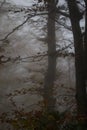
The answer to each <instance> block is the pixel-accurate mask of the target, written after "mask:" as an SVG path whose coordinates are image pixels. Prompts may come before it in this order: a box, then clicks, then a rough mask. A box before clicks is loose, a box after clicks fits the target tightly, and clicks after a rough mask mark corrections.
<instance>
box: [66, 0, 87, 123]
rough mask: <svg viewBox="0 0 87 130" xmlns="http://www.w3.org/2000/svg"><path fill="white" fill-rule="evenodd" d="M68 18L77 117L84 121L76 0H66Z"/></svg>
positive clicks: (85, 102) (85, 104)
mask: <svg viewBox="0 0 87 130" xmlns="http://www.w3.org/2000/svg"><path fill="white" fill-rule="evenodd" d="M67 3H68V7H69V12H70V20H71V25H72V31H73V37H74V47H75V68H76V101H77V111H78V116H79V118H80V117H81V119H83V121H82V122H85V117H86V115H87V100H86V84H85V76H84V53H83V37H82V33H81V29H80V25H79V21H80V18H81V14H80V12H79V10H78V7H77V4H76V0H67Z"/></svg>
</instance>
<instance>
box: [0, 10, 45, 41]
mask: <svg viewBox="0 0 87 130" xmlns="http://www.w3.org/2000/svg"><path fill="white" fill-rule="evenodd" d="M46 14H47V13H37V14H36V13H34V14H32V15H31V14H29V15H28V17H27V18H26V20H25V21H24V22H23V23H21V24H20V25H18V26H17V27H15V28H13V30H12V31H11V32H9V33H8V34H7V35H6V36H5V37H4V38H3V39H0V41H5V40H6V39H7V38H8V37H9V36H10V35H11V34H12V33H14V32H15V31H16V30H18V29H19V28H20V27H22V26H23V25H24V24H25V23H26V22H27V21H28V20H29V19H30V18H32V17H34V16H36V15H46Z"/></svg>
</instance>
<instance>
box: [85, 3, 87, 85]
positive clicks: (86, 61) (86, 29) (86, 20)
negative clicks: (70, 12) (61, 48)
mask: <svg viewBox="0 0 87 130" xmlns="http://www.w3.org/2000/svg"><path fill="white" fill-rule="evenodd" d="M84 2H85V6H86V11H85V33H84V56H85V78H86V85H87V0H84Z"/></svg>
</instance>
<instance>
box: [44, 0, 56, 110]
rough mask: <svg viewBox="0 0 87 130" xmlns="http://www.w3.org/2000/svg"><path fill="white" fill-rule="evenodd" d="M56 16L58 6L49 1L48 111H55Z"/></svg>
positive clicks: (46, 90)
mask: <svg viewBox="0 0 87 130" xmlns="http://www.w3.org/2000/svg"><path fill="white" fill-rule="evenodd" d="M55 16H56V4H55V1H54V0H50V1H48V23H47V43H48V70H47V74H46V77H45V84H44V95H43V96H44V98H45V99H46V100H47V104H46V107H47V108H46V109H47V111H54V105H55V99H54V98H53V97H52V95H53V85H54V80H55V72H56V55H55V54H56V42H55Z"/></svg>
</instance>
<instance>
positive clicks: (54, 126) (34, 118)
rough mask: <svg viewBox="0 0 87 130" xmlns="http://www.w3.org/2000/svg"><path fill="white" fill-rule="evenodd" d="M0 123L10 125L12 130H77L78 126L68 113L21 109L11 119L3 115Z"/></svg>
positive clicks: (76, 121) (73, 117)
mask: <svg viewBox="0 0 87 130" xmlns="http://www.w3.org/2000/svg"><path fill="white" fill-rule="evenodd" d="M0 121H1V123H4V122H5V123H8V124H10V125H11V126H12V127H13V130H78V128H79V126H80V125H79V124H78V120H77V119H76V117H75V116H73V115H72V114H71V113H69V112H63V113H59V112H57V111H53V112H48V111H45V110H36V111H31V112H25V111H24V110H23V109H20V110H15V111H14V117H13V118H9V117H8V116H7V114H6V113H3V114H2V115H1V117H0Z"/></svg>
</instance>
